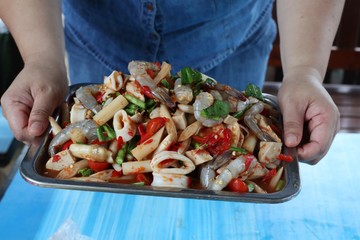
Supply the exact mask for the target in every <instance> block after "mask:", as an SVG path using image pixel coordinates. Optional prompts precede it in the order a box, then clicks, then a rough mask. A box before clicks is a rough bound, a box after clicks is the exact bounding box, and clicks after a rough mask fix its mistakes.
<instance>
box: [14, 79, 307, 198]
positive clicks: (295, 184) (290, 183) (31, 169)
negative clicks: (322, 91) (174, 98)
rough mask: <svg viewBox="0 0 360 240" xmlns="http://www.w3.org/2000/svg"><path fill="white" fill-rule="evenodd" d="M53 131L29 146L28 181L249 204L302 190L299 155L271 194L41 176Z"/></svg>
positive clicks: (23, 166) (23, 165)
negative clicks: (40, 164) (39, 167)
mask: <svg viewBox="0 0 360 240" xmlns="http://www.w3.org/2000/svg"><path fill="white" fill-rule="evenodd" d="M84 85H88V84H76V85H72V86H70V88H69V93H68V96H67V98H66V100H68V98H69V96H70V95H71V93H72V92H73V91H74V90H75V89H77V88H78V87H80V86H84ZM263 95H264V98H265V100H266V101H268V102H270V103H272V104H275V106H277V98H276V96H274V95H271V94H267V93H263ZM57 112H58V111H57ZM56 115H58V113H56ZM49 133H50V127H49V129H48V131H47V134H46V133H45V134H44V135H43V136H42V140H41V142H40V143H39V145H38V146H35V145H31V146H30V147H29V149H28V152H27V153H26V155H25V156H24V159H23V160H22V162H21V164H20V175H21V176H22V177H23V178H24V179H25V181H27V182H28V183H30V184H32V185H35V186H38V187H44V188H55V189H68V190H80V191H94V192H108V193H117V194H134V195H145V196H158V197H174V198H189V199H202V200H218V201H230V202H247V203H283V202H286V201H289V200H291V199H293V198H294V197H296V196H297V195H298V194H299V192H300V190H301V181H300V172H299V161H298V158H297V157H295V159H294V161H293V162H291V163H287V164H286V167H285V169H284V170H285V171H284V172H285V178H286V185H285V186H284V188H283V189H282V190H281V191H279V192H275V193H267V194H260V193H233V192H228V191H212V190H197V189H177V188H165V187H152V186H136V185H133V184H120V183H98V182H78V181H71V180H61V179H55V178H50V177H46V176H43V175H41V174H40V173H39V172H38V171H37V170H36V162H37V161H39V159H38V158H39V156H41V154H43V151H47V150H46V149H44V147H45V144H46V142H47V140H48V137H49Z"/></svg>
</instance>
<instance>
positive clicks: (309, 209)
mask: <svg viewBox="0 0 360 240" xmlns="http://www.w3.org/2000/svg"><path fill="white" fill-rule="evenodd" d="M359 142H360V134H350V133H340V134H338V135H337V136H336V138H335V140H334V143H333V145H332V148H331V149H330V151H329V153H328V154H327V156H326V157H325V158H324V159H323V160H322V161H321V162H320V163H319V164H317V165H316V166H308V165H306V164H300V173H301V179H302V190H301V192H300V194H299V195H298V196H297V197H296V198H294V199H292V200H290V201H288V202H285V203H280V204H251V203H238V202H222V201H209V200H194V199H180V198H165V197H152V196H136V195H128V194H111V193H100V192H85V191H73V190H59V189H47V188H40V187H36V186H32V185H30V184H28V183H27V182H25V181H24V180H23V179H22V178H21V176H20V174H19V173H18V174H17V175H16V176H15V178H14V179H13V181H12V183H11V185H10V186H9V188H8V190H7V192H6V194H5V196H4V198H3V199H2V201H1V202H0V229H1V231H0V239H48V238H49V237H50V236H52V235H54V233H55V232H56V231H58V230H59V228H60V227H61V226H62V225H63V224H64V223H65V222H66V223H69V222H72V223H73V224H74V225H73V226H75V227H76V228H77V229H78V231H79V234H81V235H85V236H89V237H91V239H307V240H309V239H360V218H359V216H358V215H359V213H360V184H358V181H359V176H360V171H359V167H358V164H357V163H358V162H359V146H360V145H359Z"/></svg>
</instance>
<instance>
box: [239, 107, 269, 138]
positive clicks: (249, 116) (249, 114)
mask: <svg viewBox="0 0 360 240" xmlns="http://www.w3.org/2000/svg"><path fill="white" fill-rule="evenodd" d="M263 109H264V104H263V103H261V102H258V103H256V104H254V105H253V106H251V108H250V109H249V110H247V111H246V112H245V116H244V121H245V124H246V125H247V126H248V127H249V128H250V129H251V131H252V132H253V133H254V134H255V135H256V137H257V138H259V139H260V140H261V141H265V142H273V141H274V140H273V139H272V137H270V136H269V135H268V134H266V133H264V132H263V131H261V129H260V128H259V126H258V125H257V122H256V120H255V115H256V114H259V113H261V112H262V111H263Z"/></svg>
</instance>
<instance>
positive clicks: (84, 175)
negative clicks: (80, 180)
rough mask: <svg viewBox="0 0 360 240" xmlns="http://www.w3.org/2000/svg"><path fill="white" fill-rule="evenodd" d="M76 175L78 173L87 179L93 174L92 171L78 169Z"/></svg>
mask: <svg viewBox="0 0 360 240" xmlns="http://www.w3.org/2000/svg"><path fill="white" fill-rule="evenodd" d="M78 173H80V174H81V176H83V177H88V176H90V175H91V174H93V171H92V170H91V169H90V168H83V169H80V170H79V172H78Z"/></svg>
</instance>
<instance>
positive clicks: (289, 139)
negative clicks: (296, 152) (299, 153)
mask: <svg viewBox="0 0 360 240" xmlns="http://www.w3.org/2000/svg"><path fill="white" fill-rule="evenodd" d="M297 144H298V138H297V136H296V135H295V134H288V135H287V136H286V145H288V146H290V147H294V146H296V145H297Z"/></svg>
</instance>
